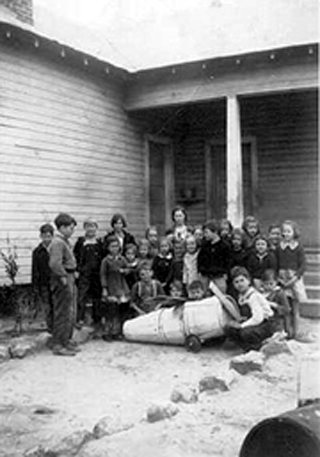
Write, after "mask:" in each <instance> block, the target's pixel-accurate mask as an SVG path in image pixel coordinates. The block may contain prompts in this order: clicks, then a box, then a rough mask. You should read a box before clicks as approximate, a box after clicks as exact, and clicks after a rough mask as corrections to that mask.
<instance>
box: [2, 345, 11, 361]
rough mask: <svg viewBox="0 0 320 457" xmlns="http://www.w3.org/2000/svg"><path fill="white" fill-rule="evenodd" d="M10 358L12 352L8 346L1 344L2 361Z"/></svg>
mask: <svg viewBox="0 0 320 457" xmlns="http://www.w3.org/2000/svg"><path fill="white" fill-rule="evenodd" d="M9 359H10V352H9V348H8V346H4V345H1V346H0V363H2V362H6V361H7V360H9Z"/></svg>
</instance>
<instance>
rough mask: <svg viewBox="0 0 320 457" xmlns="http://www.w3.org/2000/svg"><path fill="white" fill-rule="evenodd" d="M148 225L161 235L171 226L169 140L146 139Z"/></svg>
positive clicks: (170, 155) (171, 190)
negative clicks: (153, 226) (152, 226)
mask: <svg viewBox="0 0 320 457" xmlns="http://www.w3.org/2000/svg"><path fill="white" fill-rule="evenodd" d="M146 141H147V156H148V157H147V173H148V178H149V179H148V181H149V182H148V197H149V198H148V208H147V212H148V225H156V226H157V228H158V231H159V233H160V234H161V235H164V233H165V230H166V228H168V227H169V226H170V225H171V210H172V205H173V157H172V156H173V152H172V143H171V141H170V139H168V138H163V137H148V138H147V139H146Z"/></svg>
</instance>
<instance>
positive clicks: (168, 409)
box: [147, 402, 179, 422]
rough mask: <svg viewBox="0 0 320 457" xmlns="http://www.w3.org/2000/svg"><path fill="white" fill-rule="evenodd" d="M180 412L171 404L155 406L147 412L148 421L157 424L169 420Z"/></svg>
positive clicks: (151, 406) (150, 407)
mask: <svg viewBox="0 0 320 457" xmlns="http://www.w3.org/2000/svg"><path fill="white" fill-rule="evenodd" d="M178 412H179V409H178V407H177V406H176V405H174V404H173V403H171V402H167V403H158V404H153V405H150V406H149V408H148V410H147V421H148V422H157V421H161V420H163V419H169V418H170V417H172V416H175V415H176V414H178Z"/></svg>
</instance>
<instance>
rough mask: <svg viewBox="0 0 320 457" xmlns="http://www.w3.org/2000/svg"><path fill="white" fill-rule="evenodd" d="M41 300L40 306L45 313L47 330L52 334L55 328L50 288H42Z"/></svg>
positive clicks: (40, 291)
mask: <svg viewBox="0 0 320 457" xmlns="http://www.w3.org/2000/svg"><path fill="white" fill-rule="evenodd" d="M39 298H40V302H41V305H40V306H41V308H42V309H43V311H44V318H45V321H46V324H47V329H48V331H49V332H50V333H51V332H52V327H53V304H52V297H51V290H50V287H49V286H41V287H40V290H39Z"/></svg>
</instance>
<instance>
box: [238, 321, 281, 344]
mask: <svg viewBox="0 0 320 457" xmlns="http://www.w3.org/2000/svg"><path fill="white" fill-rule="evenodd" d="M272 333H273V322H272V321H271V320H265V321H263V322H262V323H261V324H259V325H252V326H250V327H244V328H241V329H240V330H239V339H240V346H241V347H242V348H243V349H244V350H250V349H253V350H259V349H260V347H261V344H262V342H263V341H264V340H265V339H266V338H269V336H271V335H272Z"/></svg>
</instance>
